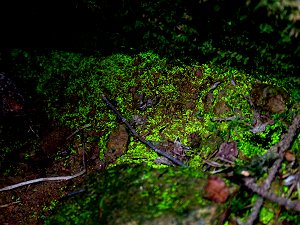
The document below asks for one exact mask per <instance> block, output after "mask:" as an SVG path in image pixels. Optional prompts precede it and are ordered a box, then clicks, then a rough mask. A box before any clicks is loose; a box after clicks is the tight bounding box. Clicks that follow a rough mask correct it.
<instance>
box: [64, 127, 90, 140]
mask: <svg viewBox="0 0 300 225" xmlns="http://www.w3.org/2000/svg"><path fill="white" fill-rule="evenodd" d="M90 126H91V124H85V125H84V126H83V127H80V128H78V129H77V130H75V131H74V132H73V133H72V134H70V135H69V136H68V137H67V138H66V140H68V139H70V138H71V137H73V136H74V135H75V134H77V133H78V132H79V131H80V130H82V129H84V128H87V127H90Z"/></svg>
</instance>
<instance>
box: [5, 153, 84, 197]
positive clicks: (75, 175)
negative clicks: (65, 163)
mask: <svg viewBox="0 0 300 225" xmlns="http://www.w3.org/2000/svg"><path fill="white" fill-rule="evenodd" d="M83 166H84V169H83V170H82V171H81V172H79V173H76V174H74V175H72V176H61V177H44V178H38V179H34V180H28V181H24V182H21V183H18V184H14V185H10V186H6V187H4V188H1V189H0V192H2V191H9V190H13V189H16V188H19V187H22V186H25V185H30V184H35V183H39V182H44V181H65V180H71V179H73V178H75V177H79V176H81V175H83V174H85V172H86V166H85V156H84V152H83Z"/></svg>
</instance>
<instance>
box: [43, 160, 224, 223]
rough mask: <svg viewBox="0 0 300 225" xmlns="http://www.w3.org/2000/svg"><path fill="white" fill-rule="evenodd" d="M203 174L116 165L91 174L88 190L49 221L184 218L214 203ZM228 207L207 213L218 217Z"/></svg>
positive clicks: (80, 221)
mask: <svg viewBox="0 0 300 225" xmlns="http://www.w3.org/2000/svg"><path fill="white" fill-rule="evenodd" d="M203 178H204V175H203V174H201V173H200V172H199V170H195V169H183V168H165V169H155V170H153V169H151V168H150V167H145V166H134V167H132V166H131V167H127V168H125V167H124V166H123V167H122V166H121V167H120V166H118V167H114V168H111V169H109V170H108V171H106V172H104V173H97V174H94V175H93V176H91V177H90V178H89V181H88V184H87V185H86V187H85V189H86V193H85V194H84V195H81V196H78V197H74V198H72V199H69V200H68V201H67V202H65V203H64V204H63V206H62V207H60V208H58V209H57V211H56V213H55V214H53V215H52V216H51V217H49V218H48V219H47V221H46V223H45V224H57V223H59V224H99V223H100V224H127V223H129V222H133V221H134V222H135V223H136V224H140V223H141V222H143V223H144V222H145V221H151V220H153V219H155V218H158V217H161V216H163V215H172V216H173V217H174V218H175V219H176V220H182V218H181V217H182V216H185V217H187V215H188V213H189V212H191V211H192V210H195V209H197V208H199V207H200V208H202V209H204V208H208V207H210V206H211V204H212V203H211V202H209V201H207V200H204V199H203V192H202V189H203V187H204V185H205V184H206V181H205V179H203ZM224 207H225V205H223V206H222V205H219V206H218V208H219V210H217V211H215V212H210V213H207V214H208V215H210V214H212V213H213V216H214V220H213V221H216V220H215V218H216V217H217V216H218V215H220V214H221V212H222V210H220V209H221V208H224ZM208 215H207V216H208ZM203 217H204V216H203V215H202V216H200V218H201V219H203ZM180 218H181V219H180ZM198 220H199V218H198ZM213 221H210V222H211V223H212V224H213V223H214V222H213ZM211 223H210V224H211Z"/></svg>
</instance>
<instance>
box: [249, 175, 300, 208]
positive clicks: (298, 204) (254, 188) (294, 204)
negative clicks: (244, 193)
mask: <svg viewBox="0 0 300 225" xmlns="http://www.w3.org/2000/svg"><path fill="white" fill-rule="evenodd" d="M245 185H246V186H247V187H248V188H250V189H251V190H252V191H253V192H255V193H257V194H259V195H261V196H262V197H264V198H266V199H269V200H270V201H272V202H276V203H278V204H279V205H282V206H285V207H287V208H289V209H293V210H295V211H299V212H300V201H298V200H295V201H291V200H290V199H288V198H283V197H280V196H278V195H275V194H273V193H270V192H268V191H265V190H264V189H262V188H261V187H259V186H258V185H257V184H256V183H255V181H254V179H253V178H250V179H247V180H246V181H245Z"/></svg>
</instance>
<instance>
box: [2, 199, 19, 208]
mask: <svg viewBox="0 0 300 225" xmlns="http://www.w3.org/2000/svg"><path fill="white" fill-rule="evenodd" d="M20 202H21V201H20V200H17V201H15V202H11V203H8V204H4V205H0V208H6V207H9V206H11V205H14V204H18V203H20Z"/></svg>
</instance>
